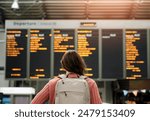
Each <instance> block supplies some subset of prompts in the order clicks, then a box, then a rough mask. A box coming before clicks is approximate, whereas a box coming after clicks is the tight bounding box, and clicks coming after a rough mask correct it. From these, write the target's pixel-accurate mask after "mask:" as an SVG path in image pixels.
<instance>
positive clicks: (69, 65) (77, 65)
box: [61, 50, 86, 75]
mask: <svg viewBox="0 0 150 121" xmlns="http://www.w3.org/2000/svg"><path fill="white" fill-rule="evenodd" d="M61 65H62V67H63V68H64V69H65V70H66V71H69V72H73V73H76V74H79V75H84V72H85V67H86V64H85V62H84V60H83V59H82V58H81V56H80V55H79V54H78V53H77V52H76V51H75V50H68V51H67V52H66V53H65V54H64V55H63V56H62V59H61Z"/></svg>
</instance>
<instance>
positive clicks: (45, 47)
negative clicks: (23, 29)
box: [30, 29, 52, 79]
mask: <svg viewBox="0 0 150 121" xmlns="http://www.w3.org/2000/svg"><path fill="white" fill-rule="evenodd" d="M51 36H52V34H51V30H46V29H32V30H30V79H39V78H50V73H51V71H50V70H51V67H50V62H51V60H50V58H51V54H50V53H51V50H50V47H51Z"/></svg>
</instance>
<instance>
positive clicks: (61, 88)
mask: <svg viewBox="0 0 150 121" xmlns="http://www.w3.org/2000/svg"><path fill="white" fill-rule="evenodd" d="M59 77H60V78H61V79H60V80H58V82H57V84H56V87H55V104H89V103H90V92H89V86H88V83H87V81H86V80H85V78H86V77H85V76H80V77H79V78H67V77H66V75H60V76H59Z"/></svg>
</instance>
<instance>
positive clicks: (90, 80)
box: [86, 77, 96, 85]
mask: <svg viewBox="0 0 150 121" xmlns="http://www.w3.org/2000/svg"><path fill="white" fill-rule="evenodd" d="M86 80H87V82H88V83H89V84H91V85H92V84H94V83H96V82H95V80H94V79H92V78H89V77H87V78H86Z"/></svg>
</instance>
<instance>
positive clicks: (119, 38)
mask: <svg viewBox="0 0 150 121" xmlns="http://www.w3.org/2000/svg"><path fill="white" fill-rule="evenodd" d="M102 78H123V30H122V29H102Z"/></svg>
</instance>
